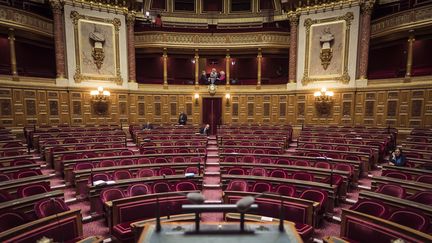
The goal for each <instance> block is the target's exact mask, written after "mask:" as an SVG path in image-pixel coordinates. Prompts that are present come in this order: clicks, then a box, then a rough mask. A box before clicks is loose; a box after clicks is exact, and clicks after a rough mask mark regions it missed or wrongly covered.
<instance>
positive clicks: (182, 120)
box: [178, 112, 187, 125]
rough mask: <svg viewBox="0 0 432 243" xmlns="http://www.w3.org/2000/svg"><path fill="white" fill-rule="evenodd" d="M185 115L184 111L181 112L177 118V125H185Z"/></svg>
mask: <svg viewBox="0 0 432 243" xmlns="http://www.w3.org/2000/svg"><path fill="white" fill-rule="evenodd" d="M186 122H187V115H186V114H185V113H184V112H181V113H180V115H179V118H178V123H179V125H186Z"/></svg>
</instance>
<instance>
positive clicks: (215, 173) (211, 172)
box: [204, 171, 220, 175]
mask: <svg viewBox="0 0 432 243" xmlns="http://www.w3.org/2000/svg"><path fill="white" fill-rule="evenodd" d="M204 175H220V172H219V171H206V172H204Z"/></svg>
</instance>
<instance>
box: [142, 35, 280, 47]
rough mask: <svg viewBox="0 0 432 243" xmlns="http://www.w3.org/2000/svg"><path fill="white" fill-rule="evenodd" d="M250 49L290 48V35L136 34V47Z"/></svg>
mask: <svg viewBox="0 0 432 243" xmlns="http://www.w3.org/2000/svg"><path fill="white" fill-rule="evenodd" d="M239 45H241V46H248V47H261V46H266V47H269V46H270V47H271V46H274V47H279V48H288V47H289V33H286V32H254V33H253V32H252V33H218V34H213V33H199V34H197V33H177V32H176V33H170V32H156V31H154V32H141V33H135V46H136V47H149V46H153V47H168V48H169V47H170V46H172V47H181V46H184V47H191V46H192V47H193V48H213V49H217V48H229V47H236V46H239Z"/></svg>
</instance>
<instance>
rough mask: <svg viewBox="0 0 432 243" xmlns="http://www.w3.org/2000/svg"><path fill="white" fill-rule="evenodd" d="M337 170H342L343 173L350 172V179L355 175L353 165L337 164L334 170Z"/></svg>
mask: <svg viewBox="0 0 432 243" xmlns="http://www.w3.org/2000/svg"><path fill="white" fill-rule="evenodd" d="M333 169H335V170H341V171H348V172H349V175H350V177H351V176H352V175H353V173H354V168H353V167H352V166H351V165H347V164H343V163H337V164H336V165H335V166H334V168H333Z"/></svg>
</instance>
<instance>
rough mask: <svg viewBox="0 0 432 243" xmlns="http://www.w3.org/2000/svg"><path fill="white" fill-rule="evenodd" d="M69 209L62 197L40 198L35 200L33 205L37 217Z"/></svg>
mask: <svg viewBox="0 0 432 243" xmlns="http://www.w3.org/2000/svg"><path fill="white" fill-rule="evenodd" d="M69 210H70V209H69V207H68V206H67V205H66V203H65V202H64V201H63V199H60V198H49V199H44V200H41V201H39V202H37V203H36V204H35V207H34V211H35V213H36V216H37V217H38V218H39V219H40V218H44V217H48V216H50V215H54V214H57V213H61V212H66V211H69Z"/></svg>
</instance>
